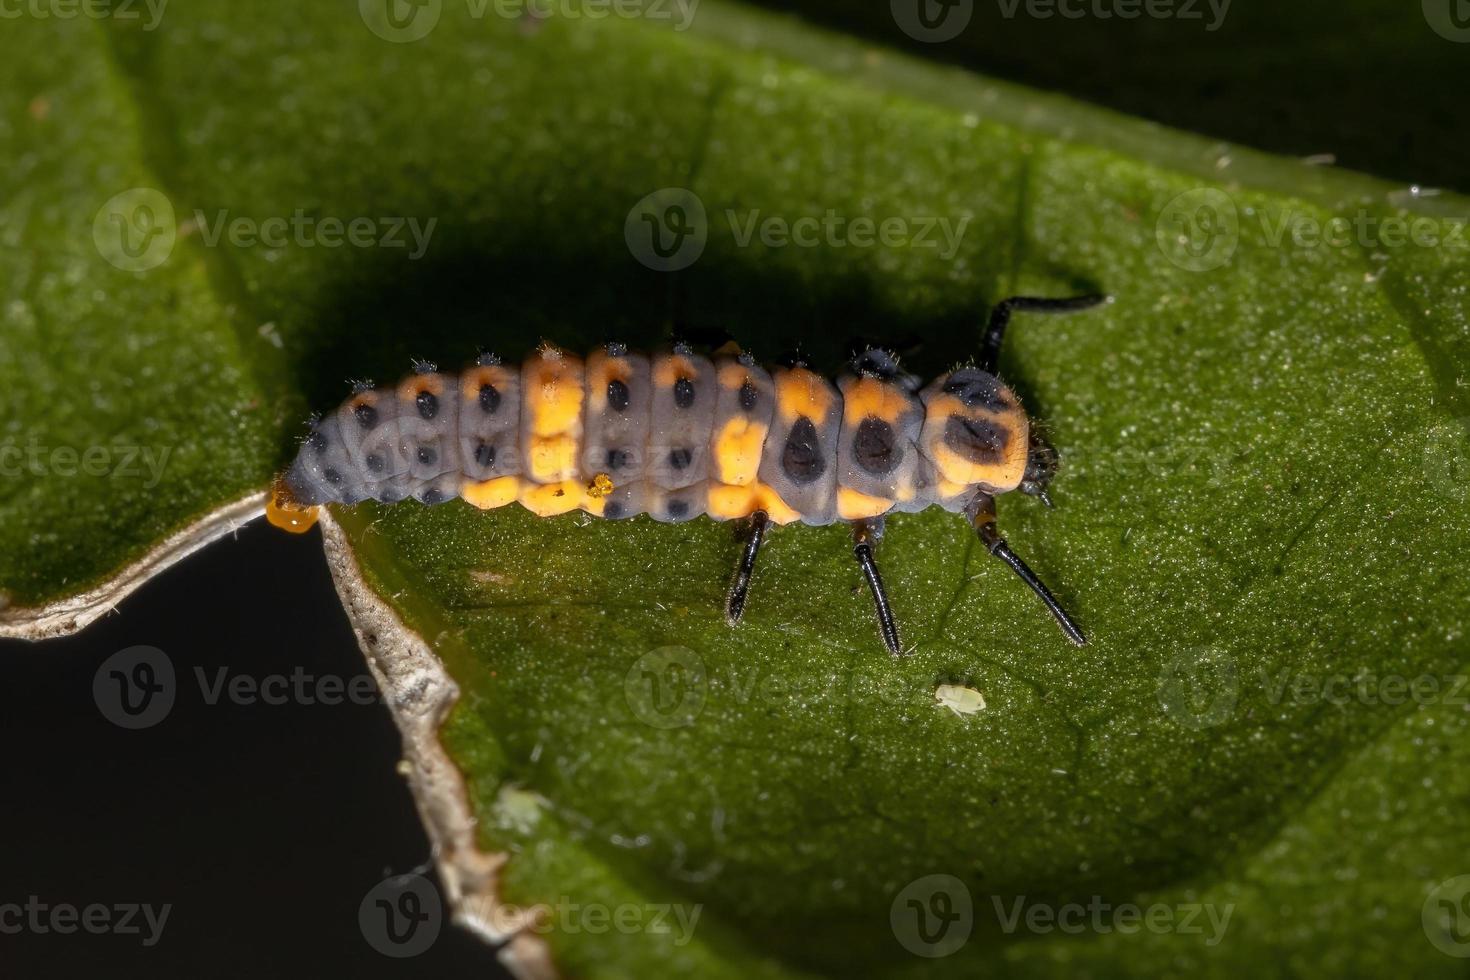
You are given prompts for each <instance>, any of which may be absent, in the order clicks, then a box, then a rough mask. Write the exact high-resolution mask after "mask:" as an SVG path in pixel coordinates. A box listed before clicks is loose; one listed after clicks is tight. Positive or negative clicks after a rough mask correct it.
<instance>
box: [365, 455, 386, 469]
mask: <svg viewBox="0 0 1470 980" xmlns="http://www.w3.org/2000/svg"><path fill="white" fill-rule="evenodd" d="M367 468H368V469H369V470H371V471H373V472H374V473H381V472H383V457H382V456H380V455H378V454H377V453H368V458H367Z"/></svg>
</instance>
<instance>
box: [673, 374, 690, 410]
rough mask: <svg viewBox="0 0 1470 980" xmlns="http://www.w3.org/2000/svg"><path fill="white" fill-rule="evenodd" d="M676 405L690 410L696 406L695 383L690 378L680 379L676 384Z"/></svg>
mask: <svg viewBox="0 0 1470 980" xmlns="http://www.w3.org/2000/svg"><path fill="white" fill-rule="evenodd" d="M674 404H675V405H678V406H679V407H680V408H688V407H689V406H690V405H693V404H694V382H693V381H690V380H689V379H688V378H680V379H679V380H678V381H675V382H674Z"/></svg>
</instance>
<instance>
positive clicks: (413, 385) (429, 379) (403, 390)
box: [398, 374, 444, 402]
mask: <svg viewBox="0 0 1470 980" xmlns="http://www.w3.org/2000/svg"><path fill="white" fill-rule="evenodd" d="M423 391H427V392H428V393H429V394H431V395H433V396H434V397H435V398H437V397H439V396H440V395H442V394H444V382H443V381H442V380H441V379H440V377H439V376H438V375H437V374H411V375H409V376H408V377H406V378H404V379H403V380H402V381H401V382H399V384H398V397H399V399H400V400H402V401H406V402H411V401H413V400H414V399H415V398H417V397H418V396H419V393H420V392H423Z"/></svg>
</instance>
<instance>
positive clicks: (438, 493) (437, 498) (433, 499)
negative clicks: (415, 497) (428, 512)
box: [419, 487, 449, 507]
mask: <svg viewBox="0 0 1470 980" xmlns="http://www.w3.org/2000/svg"><path fill="white" fill-rule="evenodd" d="M419 499H420V500H422V501H423V502H424V503H426V504H428V505H429V506H430V507H432V506H434V505H435V504H442V503H444V501H446V500H448V499H449V498H448V497H446V496H444V491H443V490H440V489H439V488H438V487H430V488H429V489H427V490H425V491H424V495H423V496H422V497H420V498H419Z"/></svg>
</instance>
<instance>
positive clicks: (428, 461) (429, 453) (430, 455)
mask: <svg viewBox="0 0 1470 980" xmlns="http://www.w3.org/2000/svg"><path fill="white" fill-rule="evenodd" d="M418 459H419V462H420V463H422V464H423V465H425V466H433V465H434V464H435V463H437V462H439V452H438V450H436V449H435V448H434V447H433V446H420V447H419V451H418Z"/></svg>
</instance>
